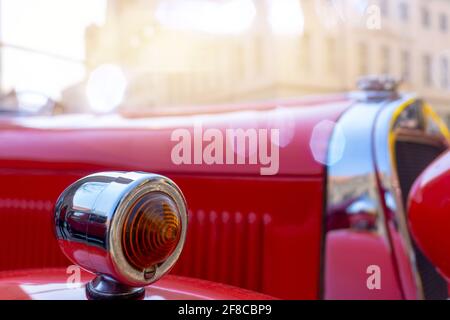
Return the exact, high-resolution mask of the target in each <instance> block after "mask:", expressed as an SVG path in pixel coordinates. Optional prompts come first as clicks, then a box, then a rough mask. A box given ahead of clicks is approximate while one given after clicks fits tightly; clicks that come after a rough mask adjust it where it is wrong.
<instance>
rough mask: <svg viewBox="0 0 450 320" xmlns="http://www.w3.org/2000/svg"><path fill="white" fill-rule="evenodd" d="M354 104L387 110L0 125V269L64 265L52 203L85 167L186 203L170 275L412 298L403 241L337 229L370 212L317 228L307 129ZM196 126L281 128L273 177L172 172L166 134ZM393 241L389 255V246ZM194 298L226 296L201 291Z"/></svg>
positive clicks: (293, 291)
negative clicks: (184, 228)
mask: <svg viewBox="0 0 450 320" xmlns="http://www.w3.org/2000/svg"><path fill="white" fill-rule="evenodd" d="M405 101H410V102H411V101H416V100H415V99H412V100H411V98H408V99H404V98H401V99H392V100H390V101H389V104H391V105H393V104H395V105H396V106H397V107H399V106H401V105H403V104H404V103H405ZM358 104H368V105H369V106H368V107H367V108H379V109H378V110H379V111H376V112H374V113H373V114H374V116H375V115H377V116H378V115H380V114H381V112H382V110H385V109H386V108H384V106H385V105H387V103H386V101H378V102H376V103H373V102H358V100H357V99H355V98H353V97H350V96H348V95H337V96H329V97H322V98H311V99H303V100H290V101H275V102H270V103H259V104H251V105H239V106H226V107H209V108H204V109H197V110H194V111H192V112H191V113H190V114H181V113H180V114H153V115H140V116H139V117H135V116H95V115H85V116H69V115H67V116H56V117H22V118H20V117H17V118H4V119H1V120H0V141H1V144H2V147H1V148H0V177H1V184H0V215H1V219H2V220H1V221H2V223H1V225H0V229H1V232H0V253H1V257H2V258H1V260H0V270H3V271H9V270H17V269H43V268H58V267H65V266H67V265H68V264H69V262H68V260H67V259H66V258H65V257H64V256H63V254H62V253H61V251H60V249H59V248H58V245H57V243H56V241H55V239H54V235H53V231H52V217H53V208H54V203H55V201H56V199H57V198H58V196H59V195H60V194H61V192H62V191H63V190H64V189H65V188H66V187H67V186H68V185H69V184H71V183H73V182H74V181H76V180H77V179H79V178H81V177H83V176H86V175H88V174H91V173H94V172H99V171H112V170H120V171H145V172H154V173H158V174H162V175H165V176H167V177H169V178H170V179H172V180H173V181H175V182H176V183H177V184H178V186H179V187H180V188H181V190H183V193H184V195H185V197H186V199H187V203H188V207H189V219H190V220H189V230H188V236H187V240H186V244H185V249H184V251H183V253H182V256H181V258H180V260H179V261H178V263H177V264H176V266H175V268H174V270H173V271H172V274H176V275H182V276H185V277H190V278H195V279H197V278H198V279H206V280H210V281H214V282H217V283H225V284H229V285H232V286H235V287H240V288H246V289H250V290H253V291H256V292H261V293H264V294H267V295H270V296H273V297H277V298H284V299H319V298H328V299H345V298H362V299H378V298H388V299H402V298H413V299H414V298H419V296H418V295H416V287H414V284H412V280H411V277H412V275H409V277H410V278H408V274H409V273H411V268H410V267H409V266H408V263H409V262H407V259H406V258H402V256H401V252H402V250H403V247H402V240H401V239H400V236H398V235H397V234H396V231H395V230H394V229H395V228H394V227H393V226H392V230H391V231H392V233H390V235H389V244H386V241H385V240H383V238H380V237H378V236H377V235H376V234H375V233H373V232H372V231H370V232H359V231H358V232H354V231H352V230H350V229H349V230H347V229H345V228H347V227H349V226H348V225H349V224H352V225H353V224H354V225H360V224H361V223H366V221H370V219H369V220H368V219H366V216H367V217H369V218H370V214H368V215H366V216H364V215H360V216H356V217H355V218H354V219H353V220H351V221H350V222H349V221H348V220H346V219H345V217H344V219H343V220H341V223H342V225H344V226H346V227H345V228H344V229H342V230H341V229H339V228H338V230H336V231H333V230H329V229H330V227H329V226H328V222H329V221H331V220H329V221H328V222H326V221H325V217H326V215H327V212H329V211H327V210H328V207H327V203H328V202H327V201H328V200H327V196H329V193H330V192H329V181H328V180H327V179H328V176H327V171H328V167H327V163H326V161H325V160H326V157H327V154H328V153H329V148H330V144H331V142H330V141H331V140H332V135H333V130H321V131H320V134H319V135H315V133H314V132H315V130H317V128H320V126H321V125H323V124H325V127H327V126H326V124H329V123H338V122H339V121H340V118H341V117H343V115H345V114H346V113H347V112H349V111H350V110H357V109H355V108H358ZM372 104H374V105H373V106H372ZM371 110H374V109H371ZM380 116H381V115H380ZM364 121H365V120H364V119H361V122H364ZM367 121H368V125H367V128H368V131H369V132H370V134H371V135H372V134H374V136H373V139H374V140H376V137H377V136H376V134H375V133H373V132H372V131H371V130H372V129H370V128H372V126H374V125H373V123H372V121H373V120H370V119H369V120H367ZM198 123H201V124H202V126H203V127H204V128H216V129H219V130H220V131H222V132H225V130H226V129H227V128H244V129H245V128H279V127H281V128H282V130H281V132H280V135H281V137H280V138H281V140H280V166H279V172H278V174H277V175H274V176H261V175H260V172H259V166H255V165H205V164H203V165H181V166H177V165H175V164H174V163H173V162H172V160H171V151H172V148H173V146H174V142H171V133H172V132H173V130H175V129H177V128H186V129H188V130H190V132H192V133H193V127H194V126H195V124H198ZM332 129H333V128H332ZM314 137H315V138H314ZM317 137H318V138H317ZM371 137H372V136H371ZM347 138H348V137H347ZM313 139H316V140H314V141H313ZM371 157H372V158H371V159H372V160H373V161H375V160H374V159H373V156H371ZM374 167H375V164H374ZM327 188H328V189H327ZM377 188H378V187H377ZM380 188H381V184H380ZM338 211H339V210H337V211H336V212H338ZM344 211H345V210H344ZM336 216H338V215H336ZM358 217H360V218H358ZM333 221H334V220H333ZM361 221H362V222H361ZM334 222H335V221H334ZM336 223H337V222H336ZM386 223H387V225H388V224H389V223H390V220H389V218H387V222H386ZM388 228H389V227H388ZM331 229H333V228H331ZM396 236H398V237H399V240H398V241H397V242H396V240H395V239H396V238H395V237H396ZM392 239H394V240H392ZM395 245H398V246H399V248H400V249H398V252H393V251H392V247H393V246H395ZM394 251H395V250H394ZM395 254H397V255H395ZM402 263H403V264H402ZM372 264H378V265H380V266H381V267H382V268H383V270H384V273H383V279H384V280H383V288H382V289H381V290H375V291H372V290H368V288H367V286H366V282H367V281H366V280H367V277H368V275H367V273H366V266H368V265H372ZM361 266H364V269H359V268H360V267H361ZM59 272H60V273H61V269H60V271H59ZM38 274H39V273H38ZM404 274H406V275H407V276H406V278H405V279H402V277H403V275H404ZM22 275H25V274H21V275H20V276H22ZM20 276H14V277H8V276H5V278H4V279H3V280H0V291H3V289H4V288H6V287H8V286H10V287H8V288H13V287H14V286H16V285H17V284H20V282H21V281H20ZM33 276H34V278H33ZM30 277H31V278H30V279H31V280H30V281H31V282H32V283H42V282H45V281H46V280H45V279H47V278H48V281H49V283H51V282H53V281H55V282H61V281H62V278H61V276H59V275H58V276H56V275H55V276H53V275H52V272H48V273H46V271H43V273H41V274H39V276H37V274H36V273H34V272H33V273H30ZM53 277H54V278H53ZM26 279H28V278H24V281H25V282H26V281H27V280H26ZM173 279H177V278H171V277H169V278H167V279H166V280H161V285H167V288H168V289H167V290H168V291H170V290H169V289H171V288H172V289H173V288H174V287H176V286H177V285H178V283H175V282H173ZM171 281H172V282H171ZM192 281H194V280H192ZM198 284H199V286H194V287H191V288H190V289H189V290H188V291H189V293H187V294H186V295H185V296H181V295H173V296H171V297H172V298H179V297H185V298H192V297H194V296H195V295H199V296H202V295H203V293H202V290H203V289H201V287H202V286H204V285H203V282H198ZM155 285H156V286H158V285H159V284H158V283H156V284H155ZM5 286H6V287H5ZM16 288H17V286H16ZM220 288H222V287H220ZM224 288H225V287H224ZM197 289H198V290H199V292H197V293H195V292H194V291H195V290H197ZM14 290H16V289H14ZM221 290H222V289H221ZM223 290H225V289H223ZM225 291H226V290H225ZM29 296H30V295H28V296H27V294H25V296H24V297H29ZM205 296H207V297H209V298H217V297H225V296H220V295H219V296H217V295H214V294H212V293H211V291H208V293H207V294H205ZM1 297H2V296H0V298H1ZM3 297H4V296H3ZM228 297H229V298H233V297H240V298H252V299H253V298H254V299H258V298H260V297H261V296H260V295H259V294H255V295H254V296H252V295H251V294H243V295H241V296H239V295H234V291H233V290H231V291H230V292H229V295H228V296H227V298H228Z"/></svg>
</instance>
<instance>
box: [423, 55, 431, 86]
mask: <svg viewBox="0 0 450 320" xmlns="http://www.w3.org/2000/svg"><path fill="white" fill-rule="evenodd" d="M423 82H424V84H425V85H426V86H428V87H429V86H431V85H432V84H433V76H432V58H431V56H430V55H428V54H426V55H424V56H423Z"/></svg>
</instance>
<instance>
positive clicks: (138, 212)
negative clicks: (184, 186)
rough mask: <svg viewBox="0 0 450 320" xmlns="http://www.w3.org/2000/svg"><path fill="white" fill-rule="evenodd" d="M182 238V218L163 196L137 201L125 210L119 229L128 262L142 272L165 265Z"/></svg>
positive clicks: (164, 195)
mask: <svg viewBox="0 0 450 320" xmlns="http://www.w3.org/2000/svg"><path fill="white" fill-rule="evenodd" d="M180 235H181V219H180V215H179V214H178V210H177V206H176V204H175V202H174V201H173V200H172V199H171V198H170V197H169V196H168V195H166V194H164V193H158V192H155V193H150V194H146V195H144V196H142V197H141V198H139V199H138V200H137V201H136V202H135V203H134V205H132V206H131V208H130V210H129V211H128V213H127V215H126V217H125V220H124V224H123V230H122V247H123V251H124V254H125V257H126V259H127V261H128V262H129V263H130V264H131V265H132V266H133V267H135V268H136V269H138V270H140V271H143V270H145V269H147V268H150V267H151V266H153V265H155V264H157V263H161V262H164V261H165V260H166V259H167V258H168V257H169V256H170V255H171V254H172V253H173V251H174V250H175V248H176V246H177V244H178V241H179V240H180Z"/></svg>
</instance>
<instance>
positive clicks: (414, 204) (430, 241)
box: [409, 152, 450, 280]
mask: <svg viewBox="0 0 450 320" xmlns="http://www.w3.org/2000/svg"><path fill="white" fill-rule="evenodd" d="M409 222H410V225H411V229H412V231H413V235H414V237H415V239H416V241H417V242H418V244H419V245H420V246H421V248H422V249H423V251H424V253H425V254H426V255H427V256H428V258H429V259H430V260H431V261H432V262H433V263H434V264H435V265H436V266H437V267H438V269H439V270H440V271H441V273H442V274H443V275H444V276H445V277H446V278H447V280H450V254H449V253H450V234H449V228H450V152H447V153H446V154H445V155H443V156H442V157H440V158H439V159H438V160H436V161H435V162H434V163H433V164H432V165H431V166H430V167H429V168H428V169H427V170H425V172H424V173H423V174H422V175H421V176H420V177H419V178H418V179H417V180H416V182H415V184H414V186H413V188H412V190H411V193H410V196H409Z"/></svg>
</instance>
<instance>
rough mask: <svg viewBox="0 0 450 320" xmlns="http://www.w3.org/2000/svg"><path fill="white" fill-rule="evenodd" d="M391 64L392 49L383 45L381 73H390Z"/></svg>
mask: <svg viewBox="0 0 450 320" xmlns="http://www.w3.org/2000/svg"><path fill="white" fill-rule="evenodd" d="M390 64H391V50H390V49H389V47H388V46H383V47H381V73H382V74H389V72H390Z"/></svg>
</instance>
